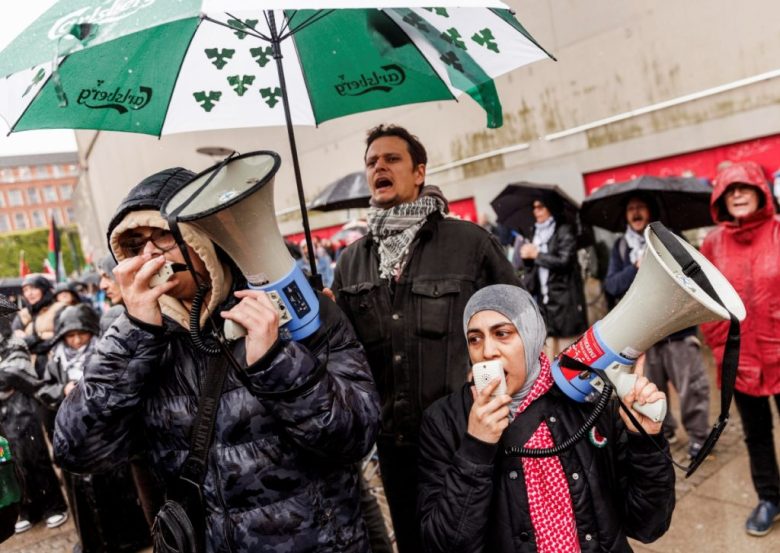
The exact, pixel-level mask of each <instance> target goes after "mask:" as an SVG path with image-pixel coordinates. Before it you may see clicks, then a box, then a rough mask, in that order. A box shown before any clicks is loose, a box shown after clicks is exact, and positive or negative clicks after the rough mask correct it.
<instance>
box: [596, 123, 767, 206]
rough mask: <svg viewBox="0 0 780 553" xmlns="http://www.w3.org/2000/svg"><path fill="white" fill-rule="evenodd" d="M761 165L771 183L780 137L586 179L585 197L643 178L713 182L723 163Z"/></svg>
mask: <svg viewBox="0 0 780 553" xmlns="http://www.w3.org/2000/svg"><path fill="white" fill-rule="evenodd" d="M727 160H728V161H746V160H751V161H755V162H757V163H758V164H759V165H761V167H763V168H764V172H765V173H766V176H767V178H768V179H772V176H773V175H774V173H775V172H777V171H778V170H780V135H774V136H767V137H764V138H757V139H754V140H747V141H745V142H737V143H735V144H729V145H727V146H718V147H716V148H710V149H708V150H700V151H698V152H691V153H687V154H680V155H676V156H671V157H667V158H664V159H656V160H652V161H645V162H643V163H635V164H633V165H624V166H622V167H615V168H613V169H607V170H605V171H597V172H595V173H588V174H586V175H584V179H585V194H586V195H589V194H590V193H592V192H593V191H594V190H596V189H597V188H599V187H600V186H603V185H605V184H611V183H615V182H623V181H627V180H631V179H633V178H635V177H639V176H642V175H652V176H656V177H671V176H677V177H679V176H692V177H699V178H707V179H710V180H712V179H713V178H714V177H715V174H716V173H717V171H718V165H719V164H720V163H721V162H723V161H727Z"/></svg>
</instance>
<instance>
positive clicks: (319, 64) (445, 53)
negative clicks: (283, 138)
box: [0, 0, 547, 135]
mask: <svg viewBox="0 0 780 553" xmlns="http://www.w3.org/2000/svg"><path fill="white" fill-rule="evenodd" d="M425 4H426V3H424V2H421V1H419V0H406V1H405V2H398V1H389V2H377V1H370V0H321V1H319V2H315V1H312V0H285V1H281V0H277V1H274V0H270V1H264V2H261V3H254V2H247V1H246V0H180V1H178V2H151V1H148V0H147V1H142V2H123V3H122V2H120V3H115V4H114V5H113V6H112V7H110V8H107V7H106V2H104V1H102V0H91V1H90V0H63V1H60V2H58V3H56V4H55V5H54V6H52V7H51V8H50V9H49V10H48V11H47V12H46V13H44V14H43V15H42V16H41V17H39V18H38V19H37V20H36V21H35V22H34V23H33V24H32V25H31V26H30V27H28V29H26V30H25V31H24V32H23V33H22V34H21V35H19V36H18V37H17V38H16V39H15V40H14V41H13V42H12V43H11V44H10V45H9V46H8V47H7V48H6V49H5V50H4V51H3V52H2V53H0V77H6V78H5V79H1V80H0V113H2V115H3V116H4V117H5V119H6V120H7V121H9V122H10V124H11V127H12V131H21V130H28V129H41V128H76V129H103V130H116V131H128V132H137V133H146V134H153V135H161V134H170V133H178V132H186V131H202V130H207V129H224V128H238V127H258V126H274V125H285V124H286V120H285V113H284V109H283V106H282V103H281V101H282V98H281V95H282V88H284V91H285V93H286V94H287V96H288V97H289V104H290V114H289V115H290V118H291V123H292V124H295V125H316V124H319V123H322V122H323V121H327V120H329V119H333V118H336V117H341V116H344V115H349V114H353V113H358V112H364V111H370V110H375V109H379V108H384V107H389V106H397V105H402V104H409V103H416V102H426V101H433V100H446V99H454V98H456V97H457V96H460V95H461V94H463V93H464V92H465V93H467V94H469V95H471V96H472V97H473V98H474V99H475V100H476V101H477V102H479V103H480V104H481V105H482V106H483V107H484V108H485V109H486V111H487V112H488V116H489V122H490V125H491V126H498V125H500V124H501V106H500V102H499V100H498V96H497V93H496V90H495V86H494V83H493V80H492V79H493V78H495V77H496V76H498V75H501V74H503V73H506V72H508V71H511V70H512V69H515V68H517V67H520V66H522V65H525V64H528V63H531V62H533V61H536V60H539V59H541V58H544V57H546V56H547V54H546V53H545V52H544V51H543V50H542V49H541V47H539V46H538V45H537V44H536V43H535V41H534V40H533V38H532V37H531V36H530V35H529V34H528V33H527V32H526V31H525V30H524V29H523V27H522V26H521V25H520V24H519V23H518V21H517V20H516V19H515V18H514V16H512V15H511V13H510V12H509V10H508V9H506V6H504V5H503V4H502V3H501V2H498V1H495V0H483V1H477V0H458V1H452V0H443V1H439V2H437V3H436V4H437V5H441V6H443V7H439V8H425V7H423V6H424V5H425ZM381 6H390V7H387V8H384V9H380V7H381ZM456 6H461V7H456ZM462 6H465V7H462ZM311 7H316V8H319V9H308V8H311ZM281 8H285V9H281ZM340 8H341V9H340ZM288 39H289V40H288ZM55 52H56V56H55V59H56V65H55V64H54V63H53V61H52V54H53V53H55ZM278 55H281V68H282V70H283V76H281V75H280V74H279V72H278V71H277V67H276V61H277V56H278Z"/></svg>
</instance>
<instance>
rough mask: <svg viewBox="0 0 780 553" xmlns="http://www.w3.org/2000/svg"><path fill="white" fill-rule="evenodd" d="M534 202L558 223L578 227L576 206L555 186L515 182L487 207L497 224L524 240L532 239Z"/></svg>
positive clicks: (577, 206)
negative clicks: (491, 209)
mask: <svg viewBox="0 0 780 553" xmlns="http://www.w3.org/2000/svg"><path fill="white" fill-rule="evenodd" d="M535 201H540V202H542V203H543V204H544V205H545V206H547V208H548V209H549V210H550V211H551V212H552V214H553V216H554V217H555V218H556V219H557V220H559V221H565V222H567V223H571V224H574V225H575V226H577V224H578V217H577V210H578V209H579V204H578V203H577V202H576V201H574V200H573V199H572V198H571V196H569V195H568V194H567V193H566V192H564V191H563V190H562V189H561V188H560V187H559V186H558V185H555V184H535V183H531V182H518V183H515V184H510V185H509V186H507V187H506V188H504V189H503V190H502V191H501V193H500V194H499V195H498V196H496V197H495V198H493V201H491V202H490V205H491V206H493V210H494V211H495V212H496V217H497V220H498V222H499V223H500V224H502V225H504V226H505V227H507V228H511V229H515V230H519V231H520V232H521V233H522V234H523V235H524V236H526V237H528V238H530V237H531V236H533V228H534V215H533V205H534V202H535Z"/></svg>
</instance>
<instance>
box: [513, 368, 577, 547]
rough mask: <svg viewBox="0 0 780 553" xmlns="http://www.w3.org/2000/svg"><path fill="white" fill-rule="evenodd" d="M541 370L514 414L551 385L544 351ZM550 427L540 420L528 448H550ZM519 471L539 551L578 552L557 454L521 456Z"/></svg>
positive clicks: (569, 502) (572, 510)
mask: <svg viewBox="0 0 780 553" xmlns="http://www.w3.org/2000/svg"><path fill="white" fill-rule="evenodd" d="M539 363H540V364H541V372H540V373H539V376H538V378H537V379H536V382H535V384H534V387H533V388H531V391H530V393H529V394H528V395H527V396H526V398H525V400H524V401H523V403H522V404H521V405H520V407H518V409H517V413H518V415H519V414H520V413H522V412H523V411H525V409H526V408H527V407H528V406H529V405H530V404H531V403H532V402H533V401H534V400H536V399H538V398H539V397H541V396H543V395H544V394H545V393H546V392H547V390H549V389H550V387H551V386H552V385H553V378H552V373H551V371H550V361H549V359H547V356H546V355H545V354H544V353H540V354H539ZM554 445H555V442H554V441H553V438H552V434H551V433H550V429H549V428H548V427H547V424H546V423H544V422H542V424H540V425H539V428H537V429H536V431H535V432H534V433H533V435H532V436H531V437H530V438H529V439H528V441H527V442H526V443H525V447H528V448H548V447H553V446H554ZM523 474H524V476H525V487H526V490H527V492H528V512H529V514H530V516H531V524H533V527H534V533H535V534H536V547H537V551H539V553H558V552H559V551H566V552H568V553H575V552H579V551H580V544H579V540H578V539H577V521H576V520H575V519H574V508H573V506H572V502H571V494H570V493H569V484H568V482H567V480H566V474H565V473H564V472H563V466H561V460H560V459H559V458H558V457H540V458H532V457H523Z"/></svg>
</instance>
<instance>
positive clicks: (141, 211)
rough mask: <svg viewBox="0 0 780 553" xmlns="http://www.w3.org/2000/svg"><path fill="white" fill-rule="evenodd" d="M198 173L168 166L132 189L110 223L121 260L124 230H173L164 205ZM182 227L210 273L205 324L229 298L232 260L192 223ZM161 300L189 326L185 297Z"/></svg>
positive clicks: (172, 315)
mask: <svg viewBox="0 0 780 553" xmlns="http://www.w3.org/2000/svg"><path fill="white" fill-rule="evenodd" d="M194 176H195V173H193V172H192V171H189V170H187V169H182V168H181V167H178V168H174V169H166V170H165V171H160V172H159V173H155V174H154V175H151V176H150V177H147V178H146V179H144V180H143V181H141V182H140V183H139V184H138V185H136V186H135V187H134V188H133V189H131V190H130V192H128V194H127V197H125V199H124V200H122V202H121V203H120V204H119V207H118V208H117V211H116V213H115V214H114V217H113V218H112V219H111V223H110V224H109V227H108V245H109V248H110V249H111V251H112V253H113V254H114V257H115V258H116V260H117V261H118V262H121V261H122V260H123V259H124V258H125V256H124V254H123V252H122V250H121V248H120V247H119V236H120V235H121V234H122V233H123V232H125V231H127V230H130V229H133V228H138V227H153V228H161V229H166V230H169V226H168V221H166V220H165V219H164V218H163V216H162V215H161V214H160V208H161V207H162V205H163V203H165V200H167V199H168V198H169V197H170V196H171V195H172V194H173V193H174V192H175V191H176V190H178V189H179V188H180V187H181V186H183V185H184V184H186V183H187V182H189V181H190V180H191V179H192V177H194ZM178 227H179V231H180V232H181V235H182V238H183V239H184V242H185V243H186V244H187V245H189V246H190V247H191V248H192V249H193V251H194V252H195V254H196V255H197V256H198V257H200V259H201V260H202V261H203V262H204V264H205V265H206V270H207V271H208V274H209V281H210V284H211V297H210V298H209V301H208V305H207V306H206V308H205V309H203V311H202V312H201V316H200V319H201V320H200V323H201V326H203V325H204V324H205V322H206V319H207V318H208V315H209V313H215V312H216V308H217V306H218V305H219V304H221V303H222V302H223V301H224V300H225V299H226V298H227V296H228V293H229V292H230V288H231V286H232V284H233V279H232V274H231V272H230V268H229V266H228V264H226V263H223V261H222V260H220V259H219V257H218V256H217V251H216V248H215V246H214V243H213V242H212V241H211V240H210V239H209V238H207V237H206V236H205V235H204V234H203V233H201V232H200V231H199V230H198V229H197V228H195V227H194V226H193V225H190V224H188V223H179V225H178ZM159 303H160V309H161V310H162V312H163V314H164V315H166V316H168V317H170V318H171V319H173V320H175V321H176V322H178V323H179V324H180V325H181V326H183V327H184V328H189V311H188V310H187V308H186V307H184V305H183V304H182V302H181V301H179V300H178V299H176V298H174V297H172V296H169V295H167V294H166V295H163V296H162V297H161V298H160V300H159Z"/></svg>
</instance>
